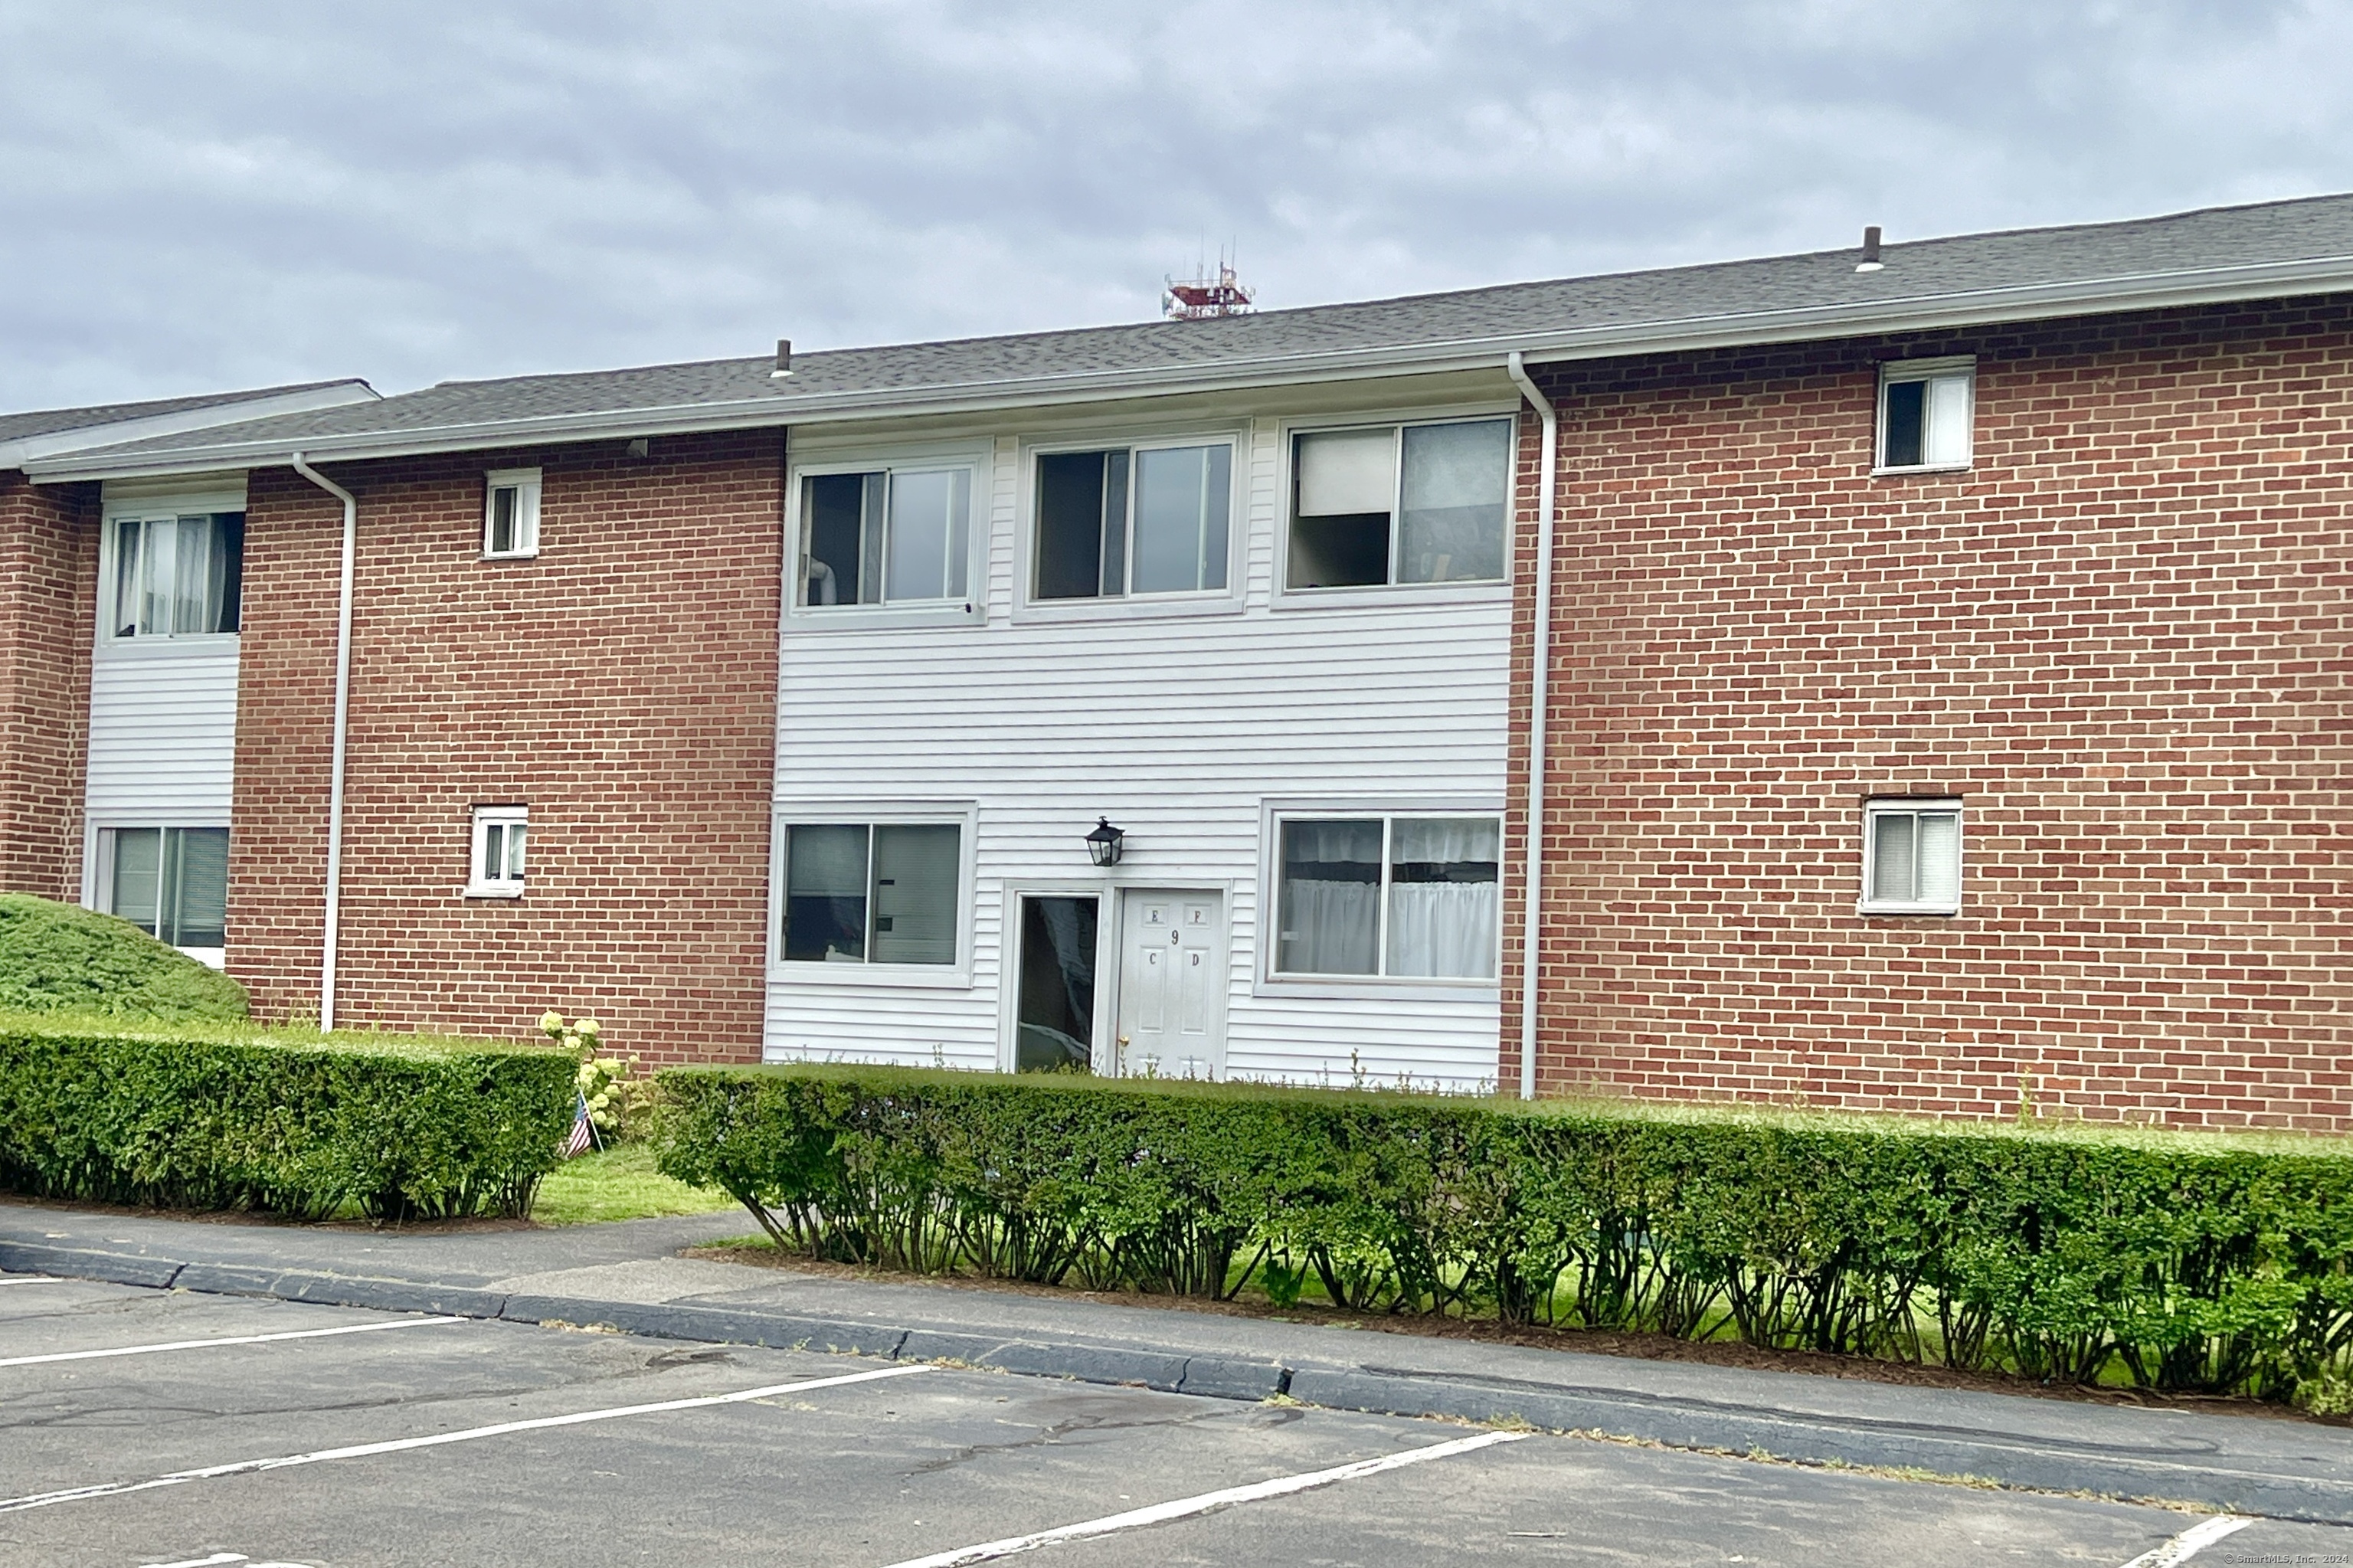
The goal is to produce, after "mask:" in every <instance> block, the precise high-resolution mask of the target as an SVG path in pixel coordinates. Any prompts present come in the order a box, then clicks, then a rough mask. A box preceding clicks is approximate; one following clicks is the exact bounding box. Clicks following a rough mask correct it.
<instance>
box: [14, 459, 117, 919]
mask: <svg viewBox="0 0 2353 1568" xmlns="http://www.w3.org/2000/svg"><path fill="white" fill-rule="evenodd" d="M97 580H98V487H97V486H96V485H84V484H77V485H46V486H35V485H33V484H31V483H28V482H26V479H25V477H24V475H22V474H21V473H17V472H15V471H0V890H5V891H8V892H11V893H37V894H39V895H42V896H43V897H45V898H61V899H65V900H67V901H68V902H70V903H79V902H80V899H81V808H82V761H83V758H84V757H85V756H86V755H87V752H88V736H89V734H90V641H91V638H92V637H93V635H94V634H95V630H96V629H95V628H94V627H93V626H92V624H91V621H90V615H91V607H92V606H93V604H94V603H95V602H96V598H97V591H98V589H97Z"/></svg>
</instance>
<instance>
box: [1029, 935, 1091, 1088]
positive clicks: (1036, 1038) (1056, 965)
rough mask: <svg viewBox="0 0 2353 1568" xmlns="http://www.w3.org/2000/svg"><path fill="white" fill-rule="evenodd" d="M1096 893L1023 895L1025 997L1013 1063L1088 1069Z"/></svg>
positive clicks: (1040, 1067)
mask: <svg viewBox="0 0 2353 1568" xmlns="http://www.w3.org/2000/svg"><path fill="white" fill-rule="evenodd" d="M1095 924H1096V905H1095V901H1094V900H1093V899H1092V898H1025V899H1023V900H1022V901H1021V998H1020V1013H1019V1016H1018V1020H1017V1025H1018V1026H1017V1029H1016V1032H1015V1038H1014V1047H1013V1065H1014V1067H1015V1069H1016V1070H1017V1071H1019V1072H1024V1073H1036V1072H1051V1071H1064V1072H1068V1071H1072V1070H1075V1071H1079V1072H1084V1071H1086V1070H1087V1068H1088V1065H1089V1064H1090V1063H1091V1062H1092V1059H1093V1055H1094V1037H1095Z"/></svg>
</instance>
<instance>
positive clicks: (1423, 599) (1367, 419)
mask: <svg viewBox="0 0 2353 1568" xmlns="http://www.w3.org/2000/svg"><path fill="white" fill-rule="evenodd" d="M1523 412H1524V411H1523V410H1522V409H1521V408H1520V407H1519V406H1518V405H1516V404H1512V403H1498V404H1495V405H1493V406H1492V407H1490V406H1486V405H1472V406H1471V407H1467V408H1466V407H1463V406H1461V405H1456V406H1454V407H1451V408H1408V409H1402V410H1397V411H1388V410H1382V411H1377V412H1371V413H1366V414H1363V415H1340V416H1321V417H1315V418H1292V419H1285V420H1284V421H1283V422H1282V426H1281V428H1280V429H1278V431H1277V432H1276V439H1277V440H1279V441H1280V442H1281V449H1280V450H1279V451H1278V452H1277V453H1276V456H1275V493H1274V498H1273V499H1274V511H1275V530H1274V531H1275V539H1274V561H1273V567H1272V585H1271V586H1272V590H1273V591H1272V603H1273V608H1275V609H1305V608H1307V607H1309V606H1312V605H1321V604H1351V603H1361V601H1362V600H1363V599H1366V598H1367V597H1372V598H1377V599H1379V600H1380V602H1382V603H1384V604H1461V603H1462V602H1464V601H1465V600H1466V599H1470V600H1476V599H1482V598H1484V599H1508V598H1509V597H1510V595H1511V591H1512V581H1513V573H1514V554H1515V552H1514V549H1513V545H1514V540H1515V539H1516V537H1517V535H1518V532H1519V461H1520V437H1521V435H1522V434H1523V430H1522V426H1521V417H1522V414H1523ZM1495 419H1508V420H1510V421H1511V425H1512V449H1511V450H1512V456H1511V460H1510V467H1509V468H1508V469H1507V471H1505V474H1504V575H1503V576H1502V577H1483V578H1481V579H1480V580H1478V581H1476V582H1461V583H1401V582H1398V581H1397V580H1395V579H1396V576H1397V555H1398V546H1399V539H1400V536H1401V535H1402V533H1403V528H1402V526H1401V524H1400V519H1401V517H1402V508H1401V503H1402V501H1403V499H1404V493H1405V430H1406V427H1407V426H1409V425H1477V424H1485V423H1487V422H1489V421H1491V420H1495ZM1383 428H1393V429H1395V430H1396V431H1397V440H1398V462H1397V483H1396V487H1395V489H1394V490H1393V492H1392V495H1391V501H1390V509H1389V560H1388V572H1389V577H1390V580H1389V581H1388V582H1382V583H1357V584H1354V585H1351V586H1348V587H1345V588H1293V587H1292V586H1291V527H1292V524H1293V523H1294V522H1295V521H1296V520H1297V519H1296V518H1295V517H1294V516H1293V503H1294V502H1295V501H1296V500H1297V496H1298V487H1297V484H1296V477H1297V476H1296V475H1295V474H1294V472H1293V469H1294V467H1295V466H1296V464H1297V462H1298V457H1299V438H1300V437H1302V436H1319V435H1336V434H1341V433H1344V432H1345V431H1349V430H1377V429H1383Z"/></svg>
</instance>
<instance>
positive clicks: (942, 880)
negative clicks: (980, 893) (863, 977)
mask: <svg viewBox="0 0 2353 1568" xmlns="http://www.w3.org/2000/svg"><path fill="white" fill-rule="evenodd" d="M963 866H964V829H963V828H962V827H961V826H960V825H958V824H956V823H953V822H789V823H786V826H785V878H784V880H785V898H784V929H783V932H782V936H781V941H780V943H779V945H778V951H779V955H780V956H781V957H782V958H783V959H784V960H785V961H786V962H787V963H837V964H841V963H848V964H954V963H955V961H956V946H957V937H958V935H959V933H960V927H961V923H960V920H959V918H958V916H959V913H960V908H959V903H960V895H961V893H962V880H963V875H962V874H963Z"/></svg>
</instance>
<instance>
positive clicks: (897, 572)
mask: <svg viewBox="0 0 2353 1568" xmlns="http://www.w3.org/2000/svg"><path fill="white" fill-rule="evenodd" d="M800 532H801V539H800V557H801V596H800V604H801V607H802V608H803V609H826V608H830V607H833V606H838V605H861V604H862V605H892V604H932V605H939V604H956V603H965V602H967V600H968V594H969V589H968V586H967V584H968V580H969V578H970V576H971V572H972V470H971V469H970V468H968V467H947V466H939V467H921V466H913V465H911V466H908V467H904V468H886V469H880V470H876V471H870V472H865V473H819V474H810V475H808V476H807V477H805V478H804V479H803V480H802V481H801V530H800Z"/></svg>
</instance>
